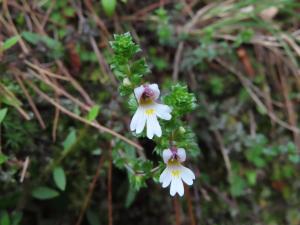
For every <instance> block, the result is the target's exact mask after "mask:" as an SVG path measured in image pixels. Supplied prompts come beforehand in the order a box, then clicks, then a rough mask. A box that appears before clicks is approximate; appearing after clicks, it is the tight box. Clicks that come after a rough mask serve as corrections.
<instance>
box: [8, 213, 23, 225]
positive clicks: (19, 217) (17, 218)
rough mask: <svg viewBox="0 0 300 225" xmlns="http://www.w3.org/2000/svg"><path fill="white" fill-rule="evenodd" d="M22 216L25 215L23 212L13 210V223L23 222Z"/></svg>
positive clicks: (14, 224) (12, 224) (15, 224)
mask: <svg viewBox="0 0 300 225" xmlns="http://www.w3.org/2000/svg"><path fill="white" fill-rule="evenodd" d="M22 217H23V214H22V213H21V212H17V211H15V212H13V213H12V215H11V218H12V219H11V220H12V221H11V225H19V224H20V223H21V220H22Z"/></svg>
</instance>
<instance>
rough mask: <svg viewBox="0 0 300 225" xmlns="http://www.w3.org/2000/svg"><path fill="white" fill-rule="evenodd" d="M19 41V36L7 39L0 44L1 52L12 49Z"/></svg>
mask: <svg viewBox="0 0 300 225" xmlns="http://www.w3.org/2000/svg"><path fill="white" fill-rule="evenodd" d="M19 40H20V36H19V35H16V36H13V37H11V38H8V39H7V40H5V41H4V43H3V44H2V46H1V49H2V50H3V51H5V50H7V49H10V48H11V47H13V46H14V45H15V44H17V43H18V41H19Z"/></svg>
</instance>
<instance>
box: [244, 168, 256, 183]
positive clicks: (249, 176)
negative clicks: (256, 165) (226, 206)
mask: <svg viewBox="0 0 300 225" xmlns="http://www.w3.org/2000/svg"><path fill="white" fill-rule="evenodd" d="M256 176H257V174H256V172H255V171H248V172H246V177H247V180H248V183H249V184H250V185H252V186H253V185H255V184H256Z"/></svg>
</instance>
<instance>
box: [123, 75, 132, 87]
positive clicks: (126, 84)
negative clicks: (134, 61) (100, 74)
mask: <svg viewBox="0 0 300 225" xmlns="http://www.w3.org/2000/svg"><path fill="white" fill-rule="evenodd" d="M123 85H125V86H130V85H131V82H130V80H129V79H128V78H127V77H126V78H124V79H123Z"/></svg>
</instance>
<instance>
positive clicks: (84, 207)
mask: <svg viewBox="0 0 300 225" xmlns="http://www.w3.org/2000/svg"><path fill="white" fill-rule="evenodd" d="M103 162H104V157H103V156H102V157H100V158H99V162H98V166H97V169H96V173H95V175H94V177H93V180H92V182H91V183H90V186H89V190H88V193H87V195H86V196H85V198H84V201H83V204H82V207H81V210H80V214H79V217H78V219H77V222H76V225H80V224H81V222H82V219H83V216H84V214H85V211H86V210H87V208H88V206H89V203H90V200H91V197H92V195H93V192H94V190H95V187H96V184H97V180H98V177H99V174H100V170H101V168H102V165H103Z"/></svg>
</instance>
